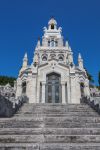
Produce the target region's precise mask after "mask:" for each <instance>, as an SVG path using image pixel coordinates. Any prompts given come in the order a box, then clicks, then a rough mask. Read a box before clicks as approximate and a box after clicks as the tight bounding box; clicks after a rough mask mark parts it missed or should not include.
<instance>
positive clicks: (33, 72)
mask: <svg viewBox="0 0 100 150" xmlns="http://www.w3.org/2000/svg"><path fill="white" fill-rule="evenodd" d="M23 94H25V95H26V96H27V97H28V98H29V103H63V104H66V103H77V104H78V103H80V99H81V97H82V96H87V97H89V96H90V90H89V80H88V78H87V74H86V71H85V69H84V66H83V59H82V57H81V55H80V54H79V56H78V66H76V65H75V64H74V61H73V52H72V49H71V47H70V46H69V43H68V41H66V42H64V38H63V36H62V28H61V27H59V28H58V27H57V22H56V20H55V19H54V18H51V19H50V21H49V22H48V27H44V35H43V37H42V42H41V40H40V39H39V40H38V42H37V46H36V48H35V51H34V56H33V62H32V64H31V65H28V58H27V54H25V56H24V59H23V65H22V68H21V70H20V71H19V76H18V79H17V81H16V97H19V96H21V95H23Z"/></svg>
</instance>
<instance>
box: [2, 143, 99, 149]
mask: <svg viewBox="0 0 100 150" xmlns="http://www.w3.org/2000/svg"><path fill="white" fill-rule="evenodd" d="M0 150H100V144H99V143H85V144H84V143H66V144H65V143H57V144H56V143H49V144H47V143H42V144H41V143H40V144H38V143H4V144H3V143H0Z"/></svg>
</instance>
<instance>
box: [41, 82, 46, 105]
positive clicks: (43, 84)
mask: <svg viewBox="0 0 100 150" xmlns="http://www.w3.org/2000/svg"><path fill="white" fill-rule="evenodd" d="M45 85H46V82H42V103H45Z"/></svg>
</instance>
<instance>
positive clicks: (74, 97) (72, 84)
mask: <svg viewBox="0 0 100 150" xmlns="http://www.w3.org/2000/svg"><path fill="white" fill-rule="evenodd" d="M70 84H71V85H70V86H71V103H77V100H76V99H77V98H76V87H75V76H71V77H70Z"/></svg>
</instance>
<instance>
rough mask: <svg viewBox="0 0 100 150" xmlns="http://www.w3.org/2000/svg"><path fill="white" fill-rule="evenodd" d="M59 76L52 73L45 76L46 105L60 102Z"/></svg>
mask: <svg viewBox="0 0 100 150" xmlns="http://www.w3.org/2000/svg"><path fill="white" fill-rule="evenodd" d="M60 80H61V78H60V75H58V74H55V73H52V74H49V75H47V84H46V102H47V103H60V101H61V96H60V95H61V84H60Z"/></svg>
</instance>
